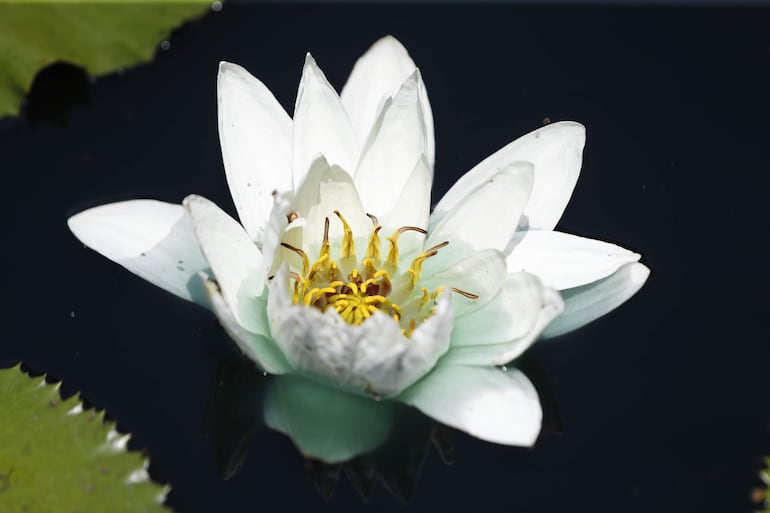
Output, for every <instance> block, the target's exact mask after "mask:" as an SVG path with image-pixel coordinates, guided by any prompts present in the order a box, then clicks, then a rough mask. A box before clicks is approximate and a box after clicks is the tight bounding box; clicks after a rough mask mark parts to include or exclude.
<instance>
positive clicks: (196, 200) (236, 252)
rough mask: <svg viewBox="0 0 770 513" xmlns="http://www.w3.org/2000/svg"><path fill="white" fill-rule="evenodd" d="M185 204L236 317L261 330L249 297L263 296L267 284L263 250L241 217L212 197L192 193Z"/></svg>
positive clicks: (223, 294)
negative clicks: (234, 216) (218, 204)
mask: <svg viewBox="0 0 770 513" xmlns="http://www.w3.org/2000/svg"><path fill="white" fill-rule="evenodd" d="M184 206H185V208H187V211H188V212H189V213H190V217H191V218H192V223H193V228H194V229H195V235H196V236H197V237H198V242H199V243H200V246H201V248H202V250H203V254H204V255H205V256H206V260H208V262H209V264H210V265H211V269H212V271H213V273H214V276H215V277H216V280H217V283H219V287H220V289H221V290H222V296H223V297H224V298H225V302H226V303H227V305H228V306H229V307H230V310H232V312H233V315H234V317H235V319H236V320H237V321H238V324H240V325H241V326H243V327H244V328H245V329H247V330H249V331H252V332H259V331H260V327H259V323H258V322H257V320H256V313H255V312H254V311H252V309H251V308H250V304H251V301H249V299H252V298H256V297H259V296H261V295H262V290H263V288H264V269H263V268H262V265H263V264H262V253H261V252H260V251H259V249H258V248H257V246H256V245H255V244H254V242H253V241H252V240H251V239H250V238H249V235H248V234H247V233H246V231H245V230H244V229H243V227H242V226H241V225H240V224H238V221H236V220H235V219H233V218H232V217H230V216H229V215H227V214H226V213H225V212H224V211H223V210H222V209H220V208H219V207H218V206H216V205H215V204H214V203H212V202H211V201H209V200H207V199H206V198H204V197H202V196H196V195H191V196H187V197H186V198H185V200H184Z"/></svg>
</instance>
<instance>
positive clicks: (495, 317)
mask: <svg viewBox="0 0 770 513" xmlns="http://www.w3.org/2000/svg"><path fill="white" fill-rule="evenodd" d="M563 309H564V303H563V302H562V299H561V296H559V293H558V292H556V291H554V290H552V289H548V288H545V287H543V284H542V283H541V281H540V280H539V279H538V278H537V276H534V275H532V274H527V273H511V274H509V275H508V276H507V277H506V280H505V286H504V287H503V288H502V289H501V290H500V292H499V293H498V295H497V296H496V297H495V299H494V300H492V302H490V304H488V305H486V306H485V307H484V308H482V309H481V310H477V311H476V312H474V313H472V314H470V315H466V316H464V317H460V318H458V319H456V320H455V327H454V330H453V331H452V346H451V347H450V349H449V352H448V353H447V354H446V355H445V356H444V358H442V360H441V363H442V364H446V363H453V364H467V365H504V364H506V363H508V362H510V361H511V360H513V359H515V358H518V357H519V356H520V355H521V353H523V352H524V351H525V350H526V349H527V348H528V347H529V346H530V345H532V343H533V342H534V341H535V340H536V339H537V337H538V336H539V335H540V333H541V332H542V331H543V329H544V328H545V327H546V326H547V325H548V323H549V322H550V321H551V320H552V319H553V318H554V317H556V315H558V314H559V313H561V311H562V310H563Z"/></svg>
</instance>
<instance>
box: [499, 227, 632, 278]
mask: <svg viewBox="0 0 770 513" xmlns="http://www.w3.org/2000/svg"><path fill="white" fill-rule="evenodd" d="M639 258H640V255H639V254H638V253H634V252H632V251H628V250H627V249H624V248H621V247H620V246H616V245H615V244H610V243H608V242H602V241H599V240H594V239H587V238H584V237H578V236H577V235H570V234H568V233H562V232H551V231H537V230H528V231H526V232H525V233H524V234H523V238H522V239H521V240H520V241H519V242H518V243H517V244H516V246H515V247H514V248H513V251H512V252H511V254H510V255H508V257H507V258H506V260H505V262H506V264H507V265H508V270H509V271H526V272H529V273H532V274H536V275H538V276H539V277H540V279H541V280H543V283H545V285H546V286H548V287H552V288H554V289H556V290H564V289H569V288H573V287H579V286H580V285H585V284H587V283H592V282H594V281H596V280H600V279H602V278H606V277H607V276H609V275H610V274H612V273H614V272H615V271H617V270H618V269H619V268H620V267H621V266H622V265H625V264H628V263H631V262H636V261H637V260H639Z"/></svg>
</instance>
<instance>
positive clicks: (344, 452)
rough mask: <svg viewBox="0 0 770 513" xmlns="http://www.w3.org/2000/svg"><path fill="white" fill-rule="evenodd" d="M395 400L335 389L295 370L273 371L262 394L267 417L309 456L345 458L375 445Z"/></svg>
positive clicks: (385, 433)
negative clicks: (282, 373) (276, 374)
mask: <svg viewBox="0 0 770 513" xmlns="http://www.w3.org/2000/svg"><path fill="white" fill-rule="evenodd" d="M393 407H394V405H393V404H391V403H388V402H385V401H375V400H373V399H371V398H368V397H362V396H357V395H353V394H349V393H346V392H342V391H339V390H335V389H332V388H329V387H326V386H324V385H321V384H318V383H316V382H313V381H309V380H307V379H305V378H302V377H300V376H297V375H287V376H279V377H276V378H275V380H274V381H273V383H272V384H271V385H270V386H269V388H268V390H267V393H266V396H265V406H264V417H265V423H266V424H267V425H268V426H269V427H271V428H273V429H275V430H276V431H280V432H282V433H284V434H286V435H288V436H289V437H290V438H291V439H292V441H293V442H294V443H295V444H296V445H297V447H298V448H299V450H300V451H301V452H302V453H303V454H304V455H305V456H306V457H309V458H316V459H319V460H322V461H325V462H327V463H337V462H342V461H346V460H349V459H351V458H353V457H355V456H358V455H359V454H363V453H365V452H367V451H371V450H373V449H376V448H377V447H379V446H380V445H381V444H382V443H383V442H385V440H386V439H387V437H388V433H390V429H391V424H392V423H393V413H394V409H393Z"/></svg>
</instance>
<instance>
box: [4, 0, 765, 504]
mask: <svg viewBox="0 0 770 513" xmlns="http://www.w3.org/2000/svg"><path fill="white" fill-rule="evenodd" d="M387 33H392V34H394V35H395V36H396V37H398V38H399V39H400V40H401V41H402V42H403V43H404V44H405V46H406V47H407V48H408V49H409V50H410V52H411V54H412V56H413V58H414V60H415V61H416V62H417V63H418V65H419V66H420V68H421V70H422V73H423V76H424V77H425V81H426V83H427V85H428V90H429V92H430V97H431V102H432V105H433V110H434V115H435V119H436V137H437V160H436V183H435V189H434V197H436V198H438V197H440V195H441V194H442V193H443V192H444V191H445V190H446V189H447V188H448V187H449V185H450V184H451V183H453V182H454V180H456V179H457V177H459V176H460V174H461V173H463V172H464V171H466V170H467V169H469V168H470V167H472V166H473V165H474V164H475V163H477V162H478V161H480V160H481V159H482V158H484V157H485V156H487V155H488V154H490V153H492V152H493V151H495V150H496V149H498V148H499V147H501V146H503V145H504V144H505V143H507V142H509V141H510V140H512V139H513V138H515V137H517V136H519V135H521V134H524V133H526V132H528V131H530V130H532V129H534V128H537V127H538V126H540V125H541V124H542V122H543V119H544V118H546V117H548V118H550V119H551V120H554V121H555V120H562V119H571V120H578V121H581V122H582V123H584V124H585V125H586V127H587V130H588V142H587V146H586V151H585V160H584V165H583V173H582V176H581V178H580V181H579V183H578V186H577V189H576V190H575V193H574V196H573V199H572V202H571V204H570V205H569V207H568V209H567V211H566V213H565V215H564V217H563V218H562V221H561V223H560V225H559V228H560V229H561V230H563V231H567V232H571V233H577V234H580V235H585V236H590V237H593V238H598V239H603V240H609V241H616V242H619V243H621V244H622V245H624V246H626V247H630V248H632V249H635V250H637V251H639V252H641V253H642V254H643V256H644V259H643V261H644V262H645V263H646V264H647V265H648V266H649V267H650V268H651V269H652V275H651V278H650V280H649V281H648V283H647V285H646V286H645V287H644V289H643V290H642V291H641V293H639V294H638V295H637V296H636V297H635V298H633V299H632V300H631V301H629V302H628V303H627V304H626V305H624V306H623V307H622V308H621V309H619V310H617V311H616V312H614V313H612V314H611V315H609V316H608V317H605V318H604V319H602V320H600V321H597V322H596V323H594V324H593V325H591V326H589V327H586V328H584V329H582V330H580V331H578V332H576V333H573V334H570V335H567V336H566V337H563V338H562V339H559V340H554V341H551V342H547V343H542V344H540V345H537V346H535V347H534V348H533V349H532V350H530V352H529V353H528V359H529V361H530V365H531V366H532V368H533V369H535V371H537V372H536V373H537V374H538V375H539V377H540V381H541V386H542V388H543V390H544V391H545V392H544V393H545V394H547V395H548V396H549V402H550V405H549V415H550V417H551V420H553V422H552V424H553V426H554V427H556V428H559V429H560V431H561V432H546V433H544V434H543V435H541V437H540V439H539V441H538V443H537V445H536V446H535V448H534V449H531V450H530V449H520V448H506V447H500V446H495V445H492V444H488V443H484V442H480V441H476V440H474V439H472V438H470V437H467V436H465V435H462V434H459V433H458V434H457V435H456V436H455V437H454V442H455V447H454V460H455V462H454V464H453V465H451V466H447V465H445V464H444V463H443V462H442V460H441V458H440V457H439V455H438V452H436V451H435V450H432V449H431V452H430V453H429V455H428V458H427V461H426V463H425V467H424V469H423V473H422V477H421V479H420V481H419V483H418V485H417V490H416V493H415V494H414V497H413V499H412V502H411V504H410V506H409V508H410V509H411V510H413V511H434V510H435V511H468V512H475V511H482V512H493V511H501V512H503V511H504V512H511V513H517V512H541V511H542V512H551V511H553V512H557V511H558V512H565V511H569V512H572V511H576V512H577V511H579V512H583V511H585V512H592V513H596V512H602V511H607V512H617V511H624V512H669V511H672V512H673V511H678V512H682V511H693V512H694V511H698V512H705V511H709V512H711V511H713V512H742V511H749V510H750V500H749V493H750V490H751V488H752V487H754V486H755V485H756V479H755V474H756V471H757V469H758V467H759V456H760V455H761V454H763V453H765V454H766V453H768V452H769V451H770V438H769V437H768V428H767V425H768V421H769V420H770V401H769V400H768V399H769V397H768V396H769V395H770V372H768V362H770V342H769V340H768V335H767V329H766V327H767V315H768V307H770V301H769V300H768V295H767V290H768V285H770V279H769V278H770V273H769V272H768V253H767V250H766V249H765V248H766V242H767V233H768V228H767V222H768V215H767V205H768V194H769V192H768V191H770V187H769V185H770V180H768V174H770V124H769V122H768V119H770V10H768V9H748V8H744V9H726V8H700V9H697V8H691V9H673V8H598V7H594V8H569V9H566V8H557V7H548V8H514V7H494V8H491V7H486V8H482V7H478V8H472V7H468V6H466V7H462V6H458V7H449V6H432V7H421V8H405V7H384V6H383V7H370V8H364V7H351V6H347V7H342V6H339V7H312V8H310V7H298V6H295V7H278V6H270V7H258V6H251V7H249V6H242V5H236V4H231V5H226V6H225V8H224V9H223V10H222V12H220V13H216V14H215V13H211V14H210V15H209V16H207V17H206V18H204V19H203V20H200V21H198V22H194V23H192V24H190V25H188V26H186V27H185V28H183V29H181V30H180V31H178V32H177V33H176V34H175V35H174V37H173V38H172V39H171V47H170V49H169V50H166V51H162V50H159V51H158V55H157V58H156V60H155V61H154V62H153V63H151V64H148V65H144V66H141V67H139V68H136V69H133V70H129V71H126V72H125V73H123V74H120V75H114V76H109V77H106V78H102V79H99V80H97V81H96V82H95V83H89V82H87V81H84V80H82V77H79V76H78V74H77V73H72V72H71V70H67V69H66V68H65V69H60V70H58V71H57V70H53V71H52V72H51V73H49V74H48V76H47V77H44V78H43V79H41V82H40V83H38V84H37V86H36V87H37V89H36V92H35V94H34V95H33V98H32V102H31V105H30V106H29V108H28V110H27V111H26V113H25V116H24V117H22V119H20V120H16V121H7V120H6V121H4V122H0V169H2V171H3V173H2V175H3V179H4V184H5V186H4V188H3V193H4V199H3V201H2V203H1V204H0V213H2V220H3V223H4V230H3V238H2V240H3V251H2V267H3V269H4V270H5V274H4V285H3V290H4V292H5V302H4V306H3V319H4V323H3V324H4V332H3V336H2V339H0V340H1V341H0V364H3V365H10V364H11V363H14V362H16V361H18V360H23V361H25V362H27V363H28V365H29V366H30V367H31V368H32V369H33V370H34V371H37V372H43V371H45V372H50V373H51V374H52V375H54V376H56V377H57V378H61V379H64V380H65V381H66V384H67V385H66V387H65V390H67V391H68V392H69V393H72V392H74V391H75V390H82V391H83V394H84V395H85V397H86V398H87V399H88V400H89V401H90V402H91V403H93V404H95V405H97V406H99V407H105V408H107V409H108V411H109V412H110V414H111V415H112V417H113V418H115V419H116V420H117V421H118V423H119V425H120V426H121V427H122V428H123V429H126V430H129V431H131V432H132V433H134V443H133V444H134V445H135V446H136V447H141V448H145V449H146V450H147V451H148V452H149V454H150V455H151V456H152V465H151V467H150V470H151V474H152V475H153V476H154V477H155V478H156V479H158V480H160V481H163V482H168V483H170V484H171V485H172V486H173V491H172V492H171V494H170V496H169V498H168V503H169V504H170V505H171V506H172V507H173V508H174V509H175V510H177V511H180V512H204V511H205V512H209V511H227V512H233V513H235V512H252V511H272V510H274V509H275V508H277V507H283V508H286V510H288V511H292V510H294V509H295V508H313V510H314V511H344V510H350V511H358V510H362V509H367V510H372V511H394V510H395V511H397V510H402V509H404V508H403V506H402V505H401V503H400V502H399V501H398V500H397V499H395V498H393V497H392V496H391V495H390V494H388V493H387V491H386V490H385V489H384V488H383V487H382V486H377V487H376V488H375V489H374V491H373V493H372V496H371V498H370V500H369V502H368V504H366V505H365V504H364V503H362V501H361V499H360V498H359V497H358V495H357V494H356V492H355V491H354V489H353V487H352V486H351V485H350V484H349V483H348V481H346V479H345V478H342V479H340V482H339V485H338V487H337V490H336V494H335V495H334V497H333V498H332V499H331V500H330V501H329V502H325V501H324V500H323V499H321V496H320V494H319V493H318V492H317V491H316V489H315V488H314V485H313V483H312V481H311V480H310V479H308V470H307V469H306V466H305V464H304V462H303V460H302V458H301V457H300V456H299V454H298V453H297V451H296V450H295V449H294V448H293V446H292V445H291V443H290V442H289V441H288V439H286V438H285V437H283V436H282V435H279V434H276V433H273V432H269V431H265V430H257V431H256V433H255V434H254V436H253V438H252V441H251V445H250V447H249V449H248V451H247V452H246V453H245V460H244V461H243V466H242V468H241V469H240V472H238V473H237V474H235V475H234V476H233V477H232V478H231V479H230V480H227V481H223V480H222V479H220V477H219V472H218V468H217V467H218V465H217V463H216V460H215V457H214V451H213V450H212V440H211V439H210V438H206V437H205V436H204V435H203V433H202V427H203V424H204V420H203V419H204V413H205V410H206V402H207V397H208V396H209V388H210V383H211V382H212V378H213V376H214V375H215V372H216V369H217V367H218V365H219V362H220V361H222V360H226V361H235V360H237V358H236V356H237V355H236V353H235V352H234V351H233V350H232V349H231V348H230V346H229V345H228V343H227V341H226V338H225V337H224V335H223V334H222V333H221V330H220V328H219V327H218V325H217V322H216V321H215V319H214V318H213V316H212V315H211V314H210V313H209V312H207V311H204V310H203V309H200V308H198V307H196V306H194V305H192V304H187V303H184V302H183V301H181V300H177V299H175V298H174V297H172V296H171V295H169V294H167V293H164V292H163V291H161V290H160V289H157V288H155V287H154V286H152V285H150V284H148V283H145V282H143V281H142V280H140V279H138V278H136V277H135V276H133V275H131V274H130V273H128V272H126V271H124V270H123V269H122V268H120V267H118V266H117V265H114V264H112V263H110V262H108V261H107V260H105V259H104V258H102V257H101V256H99V255H97V254H96V253H94V252H92V251H90V250H86V249H84V248H83V247H82V245H81V244H80V243H79V242H77V241H76V240H75V238H74V237H73V236H72V235H71V234H70V233H69V231H68V230H67V227H66V224H65V221H66V219H67V217H68V216H69V215H72V214H74V213H75V212H77V211H79V210H81V209H83V208H85V207H87V206H93V205H96V204H100V203H104V202H108V201H114V200H118V199H128V198H136V197H151V198H158V199H162V200H166V201H174V202H177V201H181V199H182V198H183V197H184V196H185V195H187V194H189V193H199V194H203V195H205V196H207V197H209V198H210V199H212V200H214V201H215V202H216V203H218V204H219V205H222V206H223V207H224V208H226V209H227V210H228V211H230V212H231V213H234V209H233V207H232V204H231V202H230V198H229V194H228V192H227V187H226V183H225V180H224V173H223V168H222V164H221V158H220V153H219V143H218V138H217V130H216V104H215V83H216V66H217V62H218V61H219V60H230V61H233V62H236V63H239V64H241V65H243V66H245V67H247V68H248V69H249V70H250V71H252V73H254V74H255V75H256V76H258V77H259V78H261V79H262V80H263V81H264V82H265V83H266V84H267V85H268V86H269V87H270V88H271V89H272V91H274V93H275V94H276V96H277V97H278V98H279V100H280V101H281V102H282V103H283V104H284V106H285V107H287V109H288V110H289V111H290V112H291V107H292V106H293V102H294V95H295V90H296V85H297V82H298V80H299V74H300V70H301V65H302V62H303V59H304V53H305V52H306V51H307V50H312V52H313V54H314V56H315V57H316V59H317V60H318V62H319V64H320V65H321V67H322V68H323V69H324V71H325V72H326V74H327V76H328V77H329V79H330V81H331V82H332V83H333V84H334V85H335V86H337V87H341V86H342V84H343V83H344V80H345V78H346V77H347V74H348V72H349V70H350V67H351V66H352V64H353V62H354V61H355V59H356V58H357V57H358V56H359V55H360V54H361V53H362V52H363V51H364V50H365V49H366V48H367V47H368V46H369V44H371V43H372V42H373V41H374V40H375V39H377V38H378V37H380V36H382V35H384V34H387ZM62 98H69V99H71V102H72V103H75V104H76V105H75V106H74V107H72V108H70V109H66V108H64V107H63V106H62V105H61V104H62V100H61V99H62ZM64 103H67V102H64ZM538 369H539V370H538ZM535 371H532V372H535ZM549 390H550V391H549ZM559 421H560V422H559ZM316 470H318V469H316Z"/></svg>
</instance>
